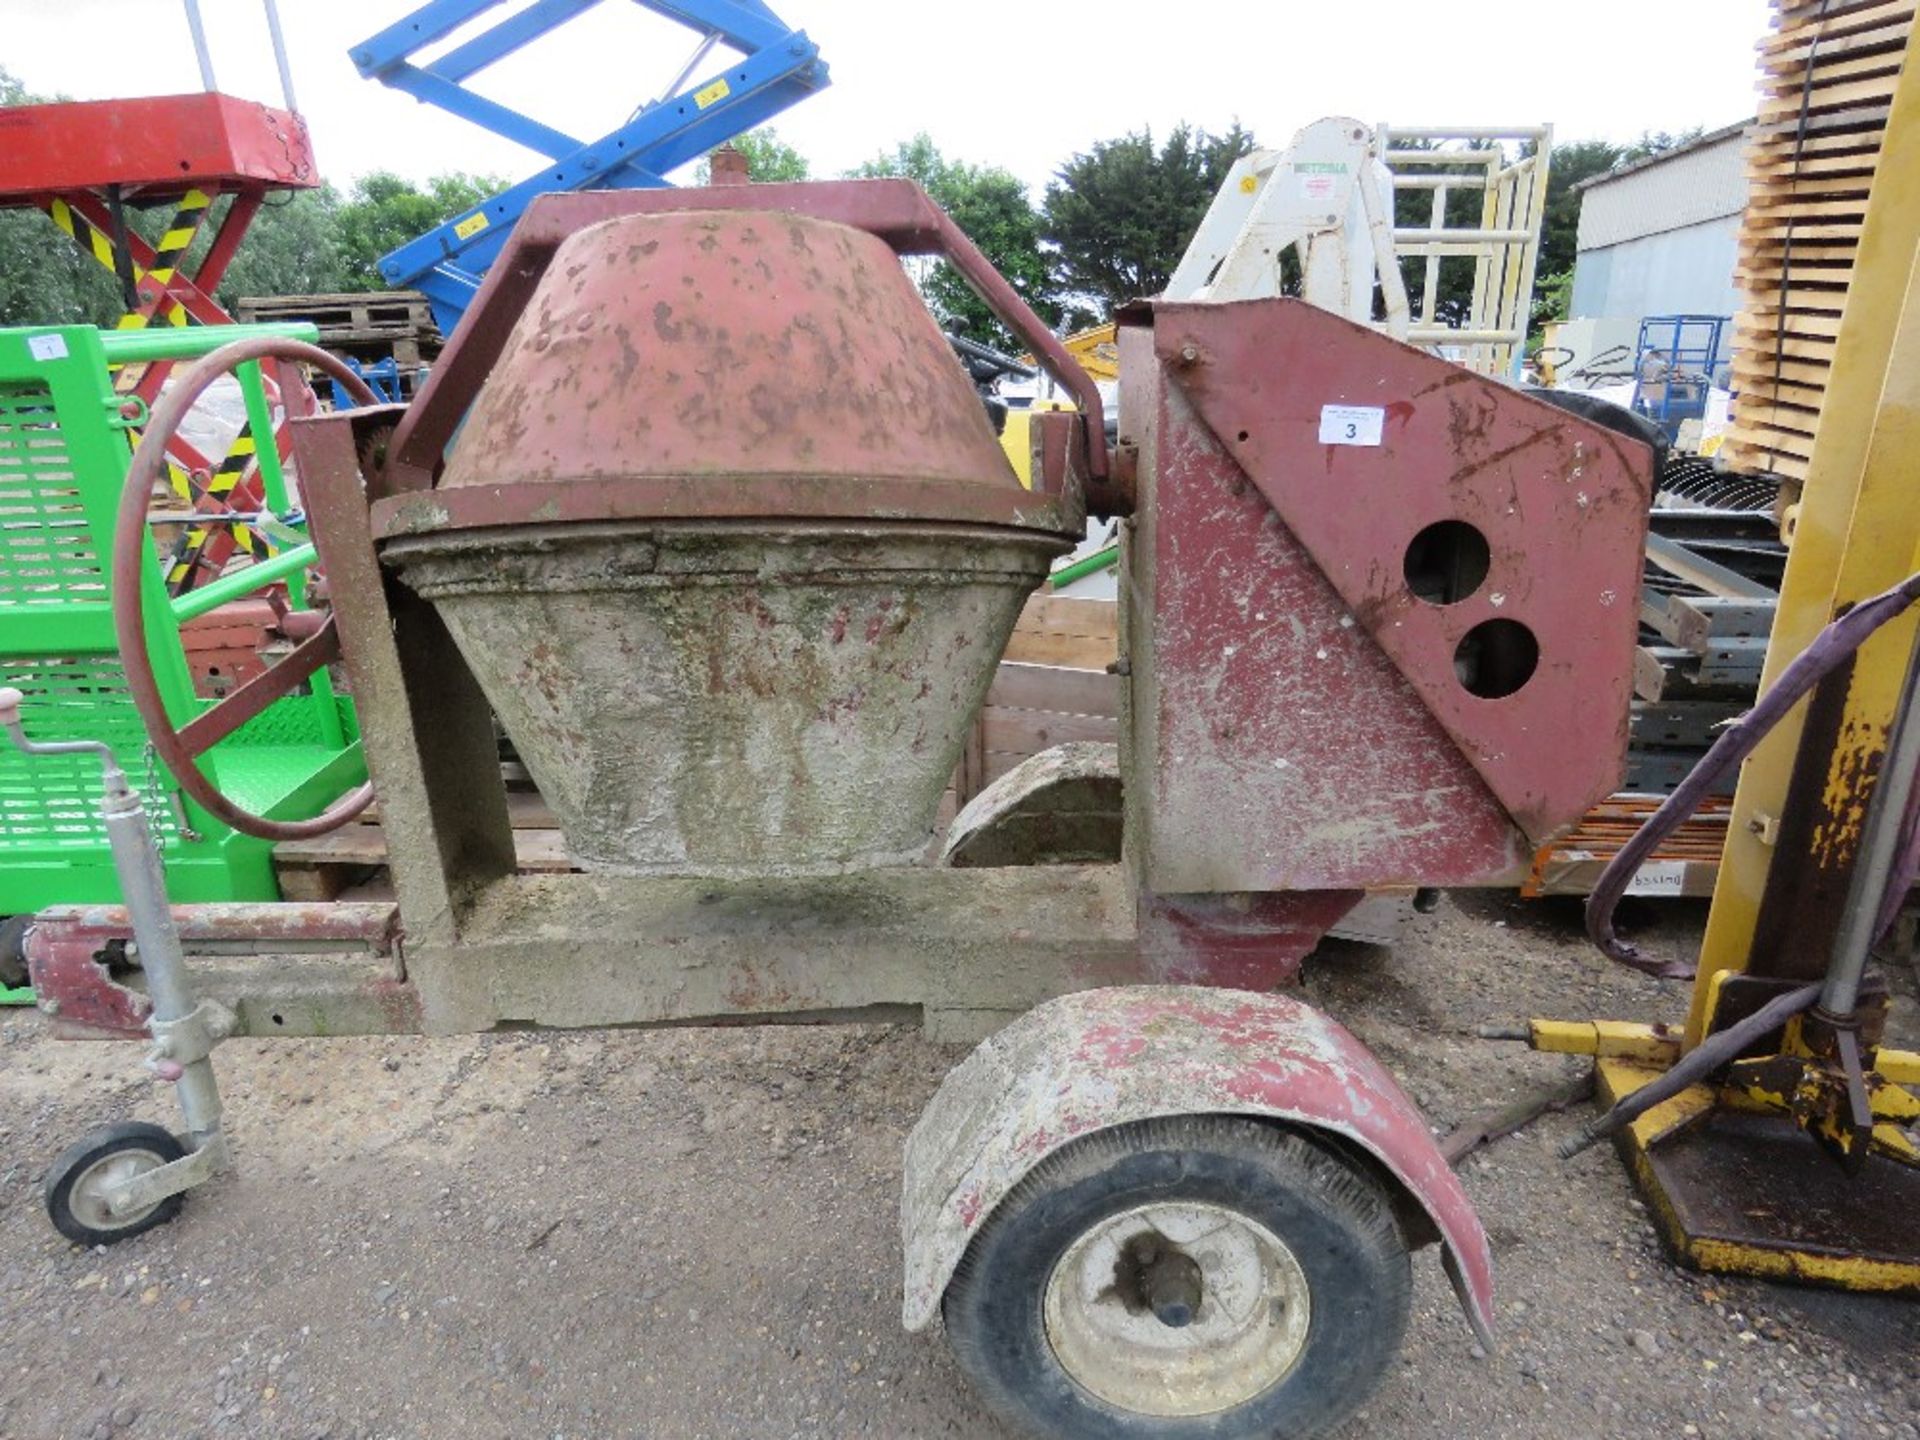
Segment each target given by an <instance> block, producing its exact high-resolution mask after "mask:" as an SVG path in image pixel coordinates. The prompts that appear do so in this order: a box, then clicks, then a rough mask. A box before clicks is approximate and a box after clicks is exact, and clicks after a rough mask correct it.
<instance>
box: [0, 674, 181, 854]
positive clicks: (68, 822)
mask: <svg viewBox="0 0 1920 1440" xmlns="http://www.w3.org/2000/svg"><path fill="white" fill-rule="evenodd" d="M0 685H11V686H14V687H15V688H16V689H18V690H20V691H22V692H23V693H24V694H25V695H26V697H27V704H26V706H25V712H26V714H27V716H28V717H30V718H29V720H28V722H27V723H28V725H29V726H30V729H29V730H28V734H29V735H31V736H32V737H33V738H35V739H38V740H102V741H105V742H106V743H107V744H108V745H110V746H112V747H113V753H114V755H115V757H116V758H117V759H118V760H119V761H120V764H121V766H122V768H124V769H125V770H126V771H127V774H128V778H130V779H131V780H132V781H133V783H134V785H135V786H137V787H138V788H139V789H140V791H141V792H142V794H144V795H145V796H146V800H147V813H148V815H149V816H150V817H151V818H152V820H153V824H154V827H155V830H156V833H157V834H158V835H159V836H160V838H161V843H162V844H165V843H167V842H169V841H172V840H174V839H175V838H177V836H178V834H179V827H178V825H177V824H176V822H175V819H174V816H173V812H172V809H171V807H170V806H168V805H167V804H165V803H164V797H165V793H166V791H165V787H163V786H161V785H154V784H149V783H148V782H147V774H146V748H147V733H146V730H145V729H144V728H143V727H142V726H141V724H140V716H139V713H138V712H137V711H135V710H134V708H133V699H132V697H131V696H129V695H128V693H127V686H126V679H125V676H124V675H123V673H122V671H121V669H120V662H119V661H118V660H117V659H116V658H114V657H113V656H97V657H88V658H86V659H77V660H7V659H0ZM106 838H107V832H106V829H105V827H104V826H103V825H102V824H101V823H100V761H99V760H98V758H96V757H95V756H92V755H34V756H27V755H22V754H21V753H20V752H19V751H18V750H15V749H14V748H13V747H12V746H10V745H9V746H6V747H4V748H0V854H4V853H5V852H7V851H9V850H29V849H31V850H36V851H45V850H48V849H54V850H66V849H73V850H97V849H98V848H99V847H101V846H103V845H105V844H106ZM4 863H5V862H4V861H3V860H0V864H4Z"/></svg>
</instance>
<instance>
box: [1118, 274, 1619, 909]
mask: <svg viewBox="0 0 1920 1440" xmlns="http://www.w3.org/2000/svg"><path fill="white" fill-rule="evenodd" d="M1221 308H1223V309H1227V310H1232V311H1239V312H1246V311H1247V310H1248V308H1249V307H1247V306H1242V305H1233V306H1225V307H1221ZM1120 343H1121V346H1122V353H1123V357H1124V358H1123V361H1122V365H1121V373H1122V382H1121V384H1122V418H1123V430H1124V431H1125V433H1126V434H1128V435H1130V436H1132V437H1134V438H1135V439H1137V440H1138V441H1139V443H1140V445H1141V447H1142V448H1141V454H1142V463H1141V467H1140V475H1141V491H1142V493H1141V505H1140V510H1139V512H1138V513H1137V514H1136V516H1135V518H1134V521H1133V522H1132V523H1133V526H1134V531H1133V535H1132V538H1131V541H1130V543H1129V544H1128V547H1127V553H1128V565H1129V570H1130V575H1131V583H1130V585H1129V587H1128V588H1127V590H1126V591H1125V592H1124V593H1125V598H1126V602H1127V603H1126V607H1125V615H1124V618H1125V622H1126V623H1125V630H1124V636H1125V645H1126V650H1127V655H1128V659H1129V663H1130V665H1131V668H1132V680H1131V696H1132V699H1131V713H1130V719H1129V721H1128V722H1127V723H1129V724H1130V725H1131V735H1130V741H1131V756H1132V759H1131V766H1132V770H1131V776H1132V783H1130V784H1129V785H1128V786H1127V806H1128V811H1127V825H1128V827H1129V830H1130V832H1131V833H1130V839H1129V844H1131V845H1133V846H1135V847H1137V853H1138V854H1139V856H1140V863H1141V865H1142V867H1143V871H1144V876H1145V883H1146V884H1147V885H1149V886H1150V887H1152V888H1154V889H1156V890H1161V891H1166V892H1169V893H1206V892H1216V891H1219V892H1236V891H1260V890H1342V889H1354V888H1369V887H1379V886H1392V885H1448V884H1455V885H1458V884H1486V883H1492V882H1495V881H1497V880H1498V879H1499V878H1500V877H1502V876H1508V875H1518V874H1520V873H1523V871H1524V866H1525V863H1526V860H1527V858H1528V857H1529V856H1530V855H1531V853H1532V850H1531V847H1530V846H1529V845H1528V843H1527V841H1526V839H1525V837H1524V836H1523V835H1522V834H1521V833H1520V832H1519V830H1518V829H1517V828H1516V827H1515V826H1514V825H1513V824H1512V823H1511V822H1510V821H1509V820H1508V818H1507V815H1506V812H1505V811H1504V810H1503V809H1502V807H1501V806H1500V804H1499V802H1498V801H1497V800H1496V799H1495V798H1494V797H1493V795H1492V794H1491V793H1490V792H1489V791H1488V789H1487V786H1486V784H1485V782H1484V781H1483V780H1482V779H1481V778H1480V776H1479V774H1478V772H1477V771H1476V770H1475V769H1474V768H1473V766H1472V765H1471V764H1470V763H1469V762H1468V761H1467V759H1466V758H1465V757H1464V756H1462V755H1461V754H1460V752H1459V750H1458V748H1457V747H1456V746H1455V745H1454V744H1453V742H1452V740H1451V739H1450V737H1449V736H1448V735H1447V732H1446V731H1445V729H1444V728H1442V726H1441V725H1440V724H1439V722H1438V721H1437V720H1435V719H1434V717H1433V715H1432V714H1431V712H1429V711H1428V709H1427V707H1426V706H1425V705H1424V704H1423V703H1422V702H1421V699H1420V696H1419V695H1418V693H1417V692H1416V691H1415V690H1414V689H1413V687H1412V686H1411V685H1410V684H1409V683H1408V682H1407V680H1406V679H1405V678H1404V677H1403V676H1402V675H1401V674H1400V673H1399V671H1398V670H1397V669H1396V668H1395V667H1394V665H1393V663H1392V661H1391V660H1390V659H1389V658H1388V657H1387V655H1386V654H1385V652H1384V651H1382V650H1381V648H1380V647H1379V646H1378V645H1377V644H1376V643H1375V642H1374V641H1373V639H1372V638H1371V636H1370V635H1369V634H1368V632H1367V631H1366V629H1365V628H1364V627H1363V626H1362V625H1361V624H1360V623H1359V622H1358V620H1357V619H1356V617H1355V616H1354V614H1353V612H1352V610H1351V609H1350V608H1349V607H1348V606H1347V605H1346V604H1345V602H1344V601H1343V600H1342V599H1341V597H1340V596H1339V595H1338V593H1337V592H1335V591H1334V589H1333V588H1332V586H1331V585H1329V584H1328V582H1327V580H1326V578H1325V576H1324V575H1323V574H1322V572H1321V570H1320V568H1319V566H1318V565H1317V564H1316V563H1315V561H1314V558H1313V555H1312V553H1311V552H1310V551H1309V550H1308V549H1307V548H1306V547H1305V546H1304V545H1303V544H1302V543H1301V541H1300V540H1299V539H1297V538H1296V537H1295V536H1294V534H1293V532H1292V531H1291V530H1290V529H1289V528H1288V527H1287V526H1286V525H1285V524H1283V523H1282V522H1281V521H1280V519H1279V517H1278V516H1277V515H1276V514H1275V513H1274V511H1273V508H1272V507H1271V506H1270V505H1269V504H1268V503H1267V501H1266V500H1265V498H1264V497H1263V496H1262V495H1261V494H1260V492H1259V491H1258V490H1257V489H1255V488H1254V486H1253V485H1252V484H1251V483H1249V481H1248V479H1247V476H1246V473H1245V472H1244V471H1243V470H1242V469H1241V468H1240V467H1239V466H1238V465H1237V464H1235V463H1234V460H1233V458H1232V456H1231V455H1229V454H1228V453H1227V451H1226V449H1225V448H1224V447H1223V446H1222V444H1221V443H1220V441H1219V439H1218V437H1216V436H1215V435H1214V433H1213V432H1212V430H1211V429H1209V428H1208V427H1207V425H1206V424H1205V422H1204V421H1203V420H1202V419H1201V418H1200V417H1199V416H1198V415H1197V414H1196V413H1195V412H1194V410H1193V408H1192V407H1191V405H1189V404H1188V402H1187V400H1186V398H1185V396H1184V394H1183V392H1182V391H1181V390H1180V389H1179V388H1178V387H1177V386H1175V385H1174V384H1173V383H1171V381H1170V380H1167V379H1166V378H1165V377H1164V376H1163V374H1162V372H1161V370H1160V367H1159V366H1157V365H1156V363H1155V360H1154V355H1153V348H1152V336H1151V332H1149V331H1147V330H1144V329H1138V328H1129V329H1123V330H1122V331H1121V332H1120ZM1363 508H1364V507H1363ZM1366 513H1368V514H1369V515H1371V514H1373V513H1374V512H1373V511H1372V510H1371V509H1370V508H1367V510H1366ZM1395 523H1398V522H1395ZM1629 608H1631V607H1629ZM1620 713H1621V717H1622V724H1624V723H1625V719H1624V717H1625V715H1626V706H1625V703H1624V702H1622V705H1621V711H1620Z"/></svg>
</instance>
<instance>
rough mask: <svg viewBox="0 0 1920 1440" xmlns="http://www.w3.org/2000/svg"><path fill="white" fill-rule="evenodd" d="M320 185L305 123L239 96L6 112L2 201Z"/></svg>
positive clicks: (0, 128)
mask: <svg viewBox="0 0 1920 1440" xmlns="http://www.w3.org/2000/svg"><path fill="white" fill-rule="evenodd" d="M249 181H251V182H255V183H264V184H266V185H267V186H269V187H270V188H275V189H305V188H308V187H311V186H314V185H318V184H319V183H320V175H319V172H318V171H317V170H316V169H315V168H314V163H313V144H312V142H311V141H310V140H309V139H308V138H307V122H306V121H304V120H302V119H301V118H300V117H299V116H298V115H294V114H290V113H288V112H287V111H285V110H275V109H273V108H272V107H271V106H268V105H261V104H257V103H255V102H254V101H252V100H240V99H236V98H235V97H234V96H232V95H220V94H202V95H154V96H147V97H144V98H141V99H134V100H78V101H69V102H63V103H61V104H57V105H22V106H19V107H17V108H15V109H12V110H0V199H12V200H22V199H26V198H29V197H31V196H35V195H44V194H49V193H57V192H59V191H63V190H90V189H95V188H98V187H99V186H102V185H115V184H118V185H123V186H125V187H126V189H127V192H128V198H129V199H160V198H164V197H166V196H168V195H175V194H178V193H179V192H180V191H182V190H185V189H187V188H189V187H190V186H194V185H219V186H233V185H238V184H242V183H245V182H249Z"/></svg>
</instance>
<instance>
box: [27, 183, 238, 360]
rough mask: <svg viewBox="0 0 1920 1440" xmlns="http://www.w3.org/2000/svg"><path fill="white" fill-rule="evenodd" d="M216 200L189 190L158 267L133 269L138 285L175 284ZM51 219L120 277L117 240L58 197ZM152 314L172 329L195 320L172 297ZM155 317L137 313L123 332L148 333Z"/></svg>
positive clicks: (50, 207) (123, 322)
mask: <svg viewBox="0 0 1920 1440" xmlns="http://www.w3.org/2000/svg"><path fill="white" fill-rule="evenodd" d="M212 203H213V202H212V199H211V197H209V196H208V195H207V194H206V192H205V191H202V190H189V191H188V192H187V193H186V195H185V196H184V197H183V198H182V199H181V201H180V209H179V210H178V211H176V212H175V214H174V217H173V223H172V224H171V225H169V226H168V227H167V233H166V234H165V235H163V236H162V237H161V239H160V247H159V251H158V254H157V256H156V263H155V265H154V268H153V269H151V270H143V269H141V268H140V265H139V263H138V262H137V261H136V262H134V265H133V278H134V282H135V283H136V284H138V283H139V282H140V281H141V280H143V279H145V278H147V277H148V276H151V277H152V278H154V279H156V280H158V281H159V282H160V283H161V285H163V286H165V285H168V284H171V283H172V281H173V277H174V276H175V275H176V274H178V273H179V269H180V260H181V257H182V256H184V255H185V254H186V251H187V247H188V246H190V245H192V244H193V239H194V236H195V235H197V234H198V233H199V230H200V222H201V221H203V220H204V219H206V215H207V207H208V206H209V205H211V204H212ZM47 217H48V218H49V219H51V220H52V221H53V223H54V225H55V226H56V227H57V228H58V229H59V230H60V231H61V232H62V233H63V234H64V235H66V237H67V238H68V239H69V240H71V241H72V242H73V243H74V244H75V245H76V246H78V247H79V248H80V250H81V251H82V252H83V253H85V254H87V255H91V256H92V257H93V259H94V261H95V263H96V264H98V265H100V266H101V267H102V268H104V269H105V270H106V271H107V272H108V273H109V274H111V275H118V274H119V273H120V271H119V269H118V267H117V266H116V265H115V263H114V256H113V237H112V236H110V235H108V234H107V233H106V232H105V231H104V230H102V229H100V228H99V227H98V226H97V225H95V224H94V223H93V222H92V221H91V220H89V219H87V217H86V216H84V215H82V214H81V213H80V212H79V211H77V210H75V209H74V208H73V207H72V206H71V205H69V204H67V202H66V201H64V200H62V199H60V198H59V197H58V196H55V197H54V198H53V199H52V200H50V201H48V202H47ZM152 314H154V315H159V316H160V317H161V318H163V319H165V320H166V322H167V323H168V324H170V325H189V324H191V323H192V317H191V316H190V315H188V313H187V307H186V306H185V305H183V304H181V303H180V302H179V301H178V300H175V299H173V298H172V297H171V296H167V295H163V296H162V297H161V299H160V301H159V303H158V304H157V305H155V306H153V307H152ZM150 319H151V316H150V315H149V313H148V312H146V311H141V310H134V311H130V312H128V313H127V314H125V315H122V316H121V317H120V321H119V327H118V328H120V329H122V330H141V329H145V328H146V326H147V325H148V323H149V322H150Z"/></svg>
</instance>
